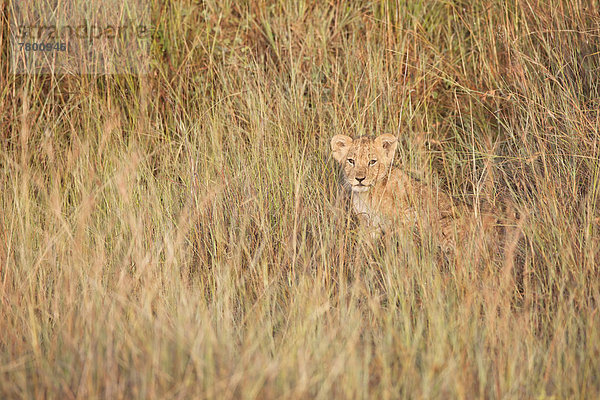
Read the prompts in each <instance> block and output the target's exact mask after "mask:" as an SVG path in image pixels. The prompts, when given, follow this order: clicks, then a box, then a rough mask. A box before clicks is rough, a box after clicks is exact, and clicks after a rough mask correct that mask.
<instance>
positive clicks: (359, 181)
mask: <svg viewBox="0 0 600 400" xmlns="http://www.w3.org/2000/svg"><path fill="white" fill-rule="evenodd" d="M356 180H357V181H358V183H362V181H364V180H365V177H364V176H363V177H362V178H359V177H356Z"/></svg>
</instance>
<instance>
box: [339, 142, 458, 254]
mask: <svg viewBox="0 0 600 400" xmlns="http://www.w3.org/2000/svg"><path fill="white" fill-rule="evenodd" d="M397 145H398V140H397V139H396V137H395V136H393V135H390V134H384V135H381V136H378V137H377V138H374V139H373V138H370V137H366V136H363V137H360V138H358V139H352V138H351V137H349V136H346V135H335V136H334V137H333V138H332V139H331V151H332V152H333V158H334V159H335V160H336V161H337V162H338V163H340V164H341V165H342V169H343V172H344V186H345V187H346V188H347V189H349V190H350V192H351V194H352V205H353V209H354V212H355V213H356V214H357V215H358V217H359V219H360V220H361V222H362V224H366V225H367V226H368V227H369V229H370V231H371V235H372V236H373V237H378V236H379V235H380V234H381V232H382V231H383V232H385V231H386V229H387V228H388V227H390V225H391V224H392V223H396V224H397V223H399V224H402V225H404V226H405V227H408V228H411V229H413V228H416V230H417V231H418V232H421V233H423V232H432V233H433V234H434V235H435V236H436V237H438V238H439V240H440V244H441V247H442V248H443V249H444V250H447V249H451V248H454V236H455V235H454V234H455V231H456V230H459V229H460V228H459V227H458V226H457V224H456V219H457V216H458V215H461V214H462V211H464V210H463V208H464V206H462V205H457V204H454V203H453V201H452V199H451V198H450V197H449V196H448V195H446V194H445V193H442V192H440V191H438V190H434V189H431V188H430V187H429V186H427V185H425V184H423V183H421V182H419V181H418V180H416V179H415V178H412V177H411V176H409V175H407V174H406V173H404V172H403V171H401V170H400V169H398V168H396V167H393V166H392V161H393V157H394V153H395V151H396V147H397Z"/></svg>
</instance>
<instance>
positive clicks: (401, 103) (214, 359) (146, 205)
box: [0, 0, 600, 399]
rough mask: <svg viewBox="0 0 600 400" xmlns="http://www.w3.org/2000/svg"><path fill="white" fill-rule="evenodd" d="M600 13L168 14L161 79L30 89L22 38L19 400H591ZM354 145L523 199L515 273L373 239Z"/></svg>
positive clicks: (9, 344)
mask: <svg viewBox="0 0 600 400" xmlns="http://www.w3.org/2000/svg"><path fill="white" fill-rule="evenodd" d="M3 4H4V3H3ZM599 13H600V9H599V7H598V5H595V3H593V2H580V1H576V0H564V1H550V2H542V1H508V2H500V1H492V2H474V3H471V2H466V1H464V2H463V1H445V2H423V3H419V2H407V3H405V2H393V1H379V2H377V1H356V2H330V3H328V2H317V1H299V2H295V1H280V2H270V1H259V0H247V1H241V2H233V1H225V2H216V1H206V2H203V3H201V4H197V3H196V2H188V1H182V2H165V3H158V2H157V3H153V16H154V21H155V25H156V28H157V29H156V35H155V36H154V38H153V55H154V57H153V65H152V66H151V69H150V70H151V72H150V74H148V75H147V76H141V77H135V76H106V77H92V76H26V75H18V76H14V75H11V74H10V65H8V62H7V60H8V58H7V52H6V48H7V46H6V29H4V30H3V32H5V33H4V34H3V35H2V36H1V40H2V41H3V42H2V43H3V46H2V48H3V53H2V67H1V70H2V73H1V78H0V80H1V85H0V93H1V96H0V146H1V147H0V149H1V150H0V177H1V179H0V238H1V240H0V294H1V296H0V298H1V302H2V313H0V329H1V331H2V334H1V335H0V397H3V398H96V397H105V398H161V399H164V398H214V397H217V398H256V397H260V398H265V397H266V398H276V397H285V398H332V397H339V398H368V397H372V398H398V397H408V398H414V397H416V398H448V397H451V398H455V397H458V398H545V397H552V396H555V397H556V398H565V397H566V398H594V397H597V396H598V395H599V392H600V378H599V376H598V371H599V370H600V361H599V360H600V332H599V329H598V327H600V315H599V313H598V300H599V299H600V292H599V289H600V284H599V282H600V280H599V270H598V266H597V264H598V259H597V258H596V257H598V251H599V239H598V225H599V221H600V219H599V218H600V213H599V211H598V204H597V203H598V189H599V184H598V182H599V179H598V174H599V172H600V170H599V164H598V138H599V136H598V127H599V124H600V111H599V110H600V108H599V101H598V99H599V98H600V97H599V94H600V93H599V89H600V87H599V82H598V76H599V72H600V70H599V68H600V60H599V58H598V57H599V55H600V53H599V52H600V40H599V39H600V25H599V22H598V21H600V18H599V17H600V14H599ZM6 18H7V16H6V15H5V14H3V15H2V20H3V24H4V25H3V26H6V24H7V20H6ZM337 133H344V134H349V135H352V136H358V135H362V134H379V133H394V134H398V135H399V137H400V141H401V145H400V148H399V157H398V158H399V164H401V165H402V166H403V167H404V168H406V169H407V170H410V171H412V172H413V173H414V174H416V175H417V176H419V177H421V178H422V179H424V180H426V181H428V182H432V184H433V183H435V184H439V185H441V186H442V187H443V188H445V190H447V191H448V192H450V193H451V194H453V195H454V196H455V197H457V198H462V199H463V200H464V201H465V202H467V203H469V204H473V205H475V206H477V205H479V204H483V203H486V204H492V205H493V204H496V203H499V202H500V199H501V198H510V199H512V202H514V204H515V208H516V210H517V213H518V215H520V216H526V218H525V217H524V218H522V219H521V220H522V221H524V222H523V223H522V230H523V235H522V236H523V238H522V239H521V240H520V241H519V243H518V245H517V248H516V249H515V254H513V255H514V257H515V258H516V259H517V262H516V263H515V265H514V267H512V264H510V263H506V262H505V260H502V259H498V258H494V257H484V258H483V260H484V261H481V260H480V259H479V258H477V254H471V253H468V252H467V253H465V254H462V255H461V257H457V258H453V259H451V260H447V262H445V263H440V262H439V257H438V256H439V254H438V251H437V250H436V248H435V246H420V245H418V244H417V243H414V241H413V240H412V237H410V236H408V235H403V234H401V233H397V234H396V235H394V237H393V238H391V239H390V240H388V241H387V242H386V243H385V244H384V245H382V246H373V245H372V244H370V243H368V242H365V241H363V240H362V238H361V236H360V233H359V232H357V230H356V229H355V224H354V222H353V221H352V218H351V216H350V215H349V210H348V205H347V202H346V199H345V196H344V193H342V192H341V191H340V189H339V178H338V175H337V171H336V169H335V167H334V163H333V160H332V159H331V157H330V155H329V140H330V138H331V136H333V135H334V134H337ZM476 259H477V260H480V261H479V262H476V261H475V260H476ZM508 265H510V266H511V267H507V266H508Z"/></svg>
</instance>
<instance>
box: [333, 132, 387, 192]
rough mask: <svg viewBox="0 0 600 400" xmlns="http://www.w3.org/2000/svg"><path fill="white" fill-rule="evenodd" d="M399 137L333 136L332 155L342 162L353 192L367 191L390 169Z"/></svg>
mask: <svg viewBox="0 0 600 400" xmlns="http://www.w3.org/2000/svg"><path fill="white" fill-rule="evenodd" d="M397 145H398V140H397V139H396V137H395V136H394V135H390V134H384V135H381V136H378V137H376V138H374V139H373V138H370V137H366V136H363V137H360V138H358V139H352V138H351V137H350V136H346V135H335V136H334V137H333V138H332V139H331V151H332V152H333V158H335V160H336V161H337V162H339V163H340V164H342V167H343V170H344V175H345V177H346V183H347V184H348V185H350V187H351V189H352V191H354V192H366V191H368V190H369V189H370V188H371V187H372V186H373V185H375V183H376V182H377V181H379V180H381V179H383V178H384V177H385V176H386V175H387V173H388V172H389V170H390V166H391V164H392V160H393V157H394V152H395V151H396V146H397Z"/></svg>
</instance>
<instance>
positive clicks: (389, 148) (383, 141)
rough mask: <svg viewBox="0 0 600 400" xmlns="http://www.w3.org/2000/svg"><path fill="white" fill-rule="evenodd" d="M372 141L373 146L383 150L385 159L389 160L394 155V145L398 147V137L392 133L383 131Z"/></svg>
mask: <svg viewBox="0 0 600 400" xmlns="http://www.w3.org/2000/svg"><path fill="white" fill-rule="evenodd" d="M374 143H375V146H377V147H378V148H379V149H381V150H382V151H383V154H384V155H385V158H386V161H387V162H391V161H392V158H393V157H394V152H395V151H396V147H398V138H396V136H394V135H392V134H389V133H384V134H383V135H379V136H377V138H375V141H374Z"/></svg>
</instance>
